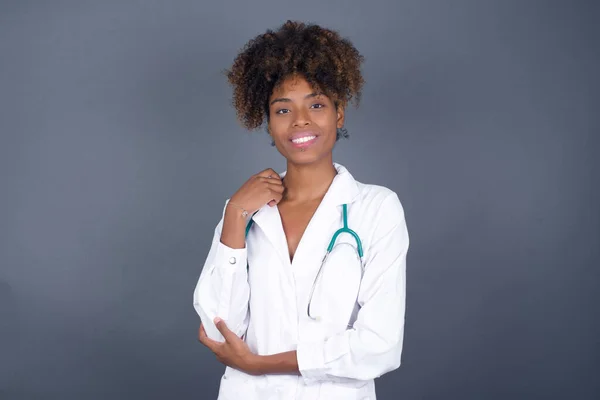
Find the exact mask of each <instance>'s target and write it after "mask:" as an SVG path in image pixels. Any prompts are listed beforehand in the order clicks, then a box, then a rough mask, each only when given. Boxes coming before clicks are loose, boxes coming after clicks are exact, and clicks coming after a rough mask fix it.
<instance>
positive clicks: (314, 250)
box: [194, 21, 409, 400]
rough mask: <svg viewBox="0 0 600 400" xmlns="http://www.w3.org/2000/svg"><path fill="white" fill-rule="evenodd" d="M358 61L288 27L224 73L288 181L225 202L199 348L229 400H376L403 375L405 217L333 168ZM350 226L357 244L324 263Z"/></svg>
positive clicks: (253, 46)
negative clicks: (388, 379)
mask: <svg viewBox="0 0 600 400" xmlns="http://www.w3.org/2000/svg"><path fill="white" fill-rule="evenodd" d="M361 62H362V56H361V55H360V54H359V53H358V51H357V50H356V49H355V48H354V47H353V45H352V44H351V43H350V42H349V41H347V40H345V39H342V38H341V37H340V36H339V35H338V34H337V33H336V32H334V31H331V30H327V29H324V28H322V27H319V26H316V25H305V24H302V23H295V22H291V21H288V22H287V23H285V24H284V25H283V26H281V27H280V28H279V30H277V31H275V32H273V31H267V32H266V33H265V34H263V35H260V36H258V37H256V38H254V39H253V40H252V41H250V42H249V43H248V45H247V46H246V47H245V48H244V49H243V50H242V51H241V53H240V54H239V55H238V56H237V58H236V59H235V61H234V64H233V67H232V68H231V70H230V71H228V79H229V82H230V83H231V84H232V85H233V88H234V105H235V107H236V110H237V114H238V117H239V119H240V120H241V121H242V122H243V123H244V125H245V126H246V127H247V128H249V129H255V128H258V127H260V126H261V125H262V124H263V122H265V121H266V123H267V128H268V132H269V134H270V136H271V138H272V142H273V144H274V146H275V147H276V148H277V150H278V151H279V152H280V153H281V154H282V155H283V156H284V157H285V158H286V160H287V171H286V172H284V173H282V174H278V173H277V172H276V171H274V170H272V169H265V170H264V171H262V172H259V173H257V174H256V175H253V176H252V177H250V179H249V180H248V181H247V182H246V183H244V184H243V185H242V186H241V187H240V188H239V190H238V191H237V192H235V193H234V194H233V196H231V198H230V199H229V200H228V201H226V204H225V208H224V211H223V216H222V219H221V221H220V222H219V224H218V225H217V227H216V230H215V234H214V238H213V242H212V247H211V249H210V252H209V254H208V258H207V260H206V262H205V264H204V268H203V270H202V272H201V274H200V278H199V280H198V284H197V286H196V290H195V292H194V307H195V309H196V311H197V312H198V314H199V316H200V319H201V326H200V331H199V338H200V341H201V342H202V343H203V344H204V345H206V346H207V347H208V348H210V349H211V350H212V351H213V352H214V353H215V355H216V356H217V358H218V359H219V361H221V362H222V363H224V364H225V365H226V366H227V368H226V369H225V374H224V375H223V377H222V379H221V385H220V390H219V399H221V400H227V399H248V400H251V399H261V400H262V399H311V400H314V399H326V400H333V399H375V386H374V378H377V377H379V376H381V375H382V374H384V373H387V372H389V371H392V370H394V369H396V368H398V367H399V365H400V356H401V352H402V341H403V332H404V312H405V311H404V310H405V270H406V253H407V250H408V243H409V240H408V233H407V230H406V224H405V219H404V212H403V209H402V206H401V204H400V201H399V200H398V197H397V195H396V194H395V193H394V192H393V191H391V190H389V189H387V188H385V187H382V186H376V185H367V184H363V183H360V182H357V181H356V180H354V178H353V177H352V175H351V174H350V173H349V172H348V170H347V169H346V168H345V167H344V166H342V165H340V164H337V163H334V162H333V158H332V151H333V147H334V145H335V143H336V141H337V140H338V139H340V138H341V137H345V136H346V134H345V130H344V129H343V126H344V111H345V107H346V105H347V104H348V103H349V102H350V101H351V100H358V98H359V96H360V90H361V87H362V84H363V78H362V76H361V73H360V65H361ZM343 226H347V228H348V229H351V230H352V231H353V233H348V232H347V231H346V232H343V233H341V234H339V235H338V236H336V238H335V239H336V240H335V246H334V247H333V251H331V253H330V254H329V256H328V257H327V259H326V261H325V262H324V264H323V263H322V261H323V259H324V255H325V254H326V252H327V249H328V247H331V246H330V242H331V241H332V237H333V236H334V234H335V233H336V231H338V229H340V228H341V227H343ZM354 234H356V236H355V235H354ZM359 241H360V242H359ZM359 243H360V245H359ZM321 266H322V267H321Z"/></svg>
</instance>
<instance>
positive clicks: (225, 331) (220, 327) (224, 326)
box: [215, 317, 237, 342]
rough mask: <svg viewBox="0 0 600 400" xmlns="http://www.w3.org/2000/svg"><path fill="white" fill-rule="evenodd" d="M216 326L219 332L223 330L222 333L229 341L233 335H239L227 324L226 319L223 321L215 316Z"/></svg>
mask: <svg viewBox="0 0 600 400" xmlns="http://www.w3.org/2000/svg"><path fill="white" fill-rule="evenodd" d="M215 326H216V327H217V329H218V330H219V332H221V335H223V337H224V338H225V341H226V342H227V341H229V339H231V335H233V336H235V337H237V336H236V335H235V334H234V333H233V332H231V331H230V330H229V328H228V327H227V324H225V321H223V320H222V319H221V318H219V317H217V318H215Z"/></svg>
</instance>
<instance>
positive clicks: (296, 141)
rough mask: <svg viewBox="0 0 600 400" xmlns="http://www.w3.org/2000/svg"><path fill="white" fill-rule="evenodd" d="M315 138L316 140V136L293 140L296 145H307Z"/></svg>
mask: <svg viewBox="0 0 600 400" xmlns="http://www.w3.org/2000/svg"><path fill="white" fill-rule="evenodd" d="M314 138H316V136H305V137H302V138H299V139H294V140H292V142H294V143H296V144H300V143H306V142H308V141H311V140H313V139H314Z"/></svg>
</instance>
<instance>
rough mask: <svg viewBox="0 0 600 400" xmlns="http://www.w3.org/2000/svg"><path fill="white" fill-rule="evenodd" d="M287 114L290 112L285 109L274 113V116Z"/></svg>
mask: <svg viewBox="0 0 600 400" xmlns="http://www.w3.org/2000/svg"><path fill="white" fill-rule="evenodd" d="M289 112H290V110H288V109H287V108H282V109H280V110H277V111H275V114H287V113H289Z"/></svg>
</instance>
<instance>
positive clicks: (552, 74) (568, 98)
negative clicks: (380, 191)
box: [0, 0, 600, 400]
mask: <svg viewBox="0 0 600 400" xmlns="http://www.w3.org/2000/svg"><path fill="white" fill-rule="evenodd" d="M350 3H352V5H350ZM596 4H597V3H594V2H593V1H589V2H585V1H568V0H565V1H562V2H561V1H517V0H514V1H506V0H505V1H503V0H498V1H475V0H473V1H466V0H455V1H452V2H450V1H445V0H439V1H433V0H432V1H419V0H405V1H391V0H390V1H386V2H384V1H373V0H370V1H369V2H367V1H353V2H348V1H335V2H320V1H304V2H280V1H267V0H261V1H254V2H246V1H243V0H236V1H225V2H211V4H210V5H207V2H204V1H191V0H190V1H188V0H184V1H157V0H149V1H133V0H128V1H116V0H115V1H71V2H66V1H53V2H49V1H46V2H44V1H39V2H33V1H2V2H0V116H1V118H0V134H1V141H0V179H1V181H0V188H1V196H0V314H1V315H0V398H1V399H3V400H4V399H7V400H8V399H10V400H13V399H61V400H62V399H85V400H88V399H90V400H93V399H137V398H140V399H142V398H143V399H165V398H177V399H192V398H196V399H213V398H215V396H216V393H217V385H218V379H219V376H220V374H221V373H222V370H223V367H222V366H221V365H220V364H219V363H217V361H216V360H215V359H214V357H213V356H212V355H211V354H210V353H209V351H208V350H207V349H205V348H204V347H203V346H202V345H201V344H199V343H198V342H197V340H196V333H197V328H198V323H199V320H198V317H197V316H196V314H195V312H194V309H193V307H192V292H193V288H194V286H195V284H196V280H197V277H198V275H199V273H200V268H201V266H202V263H203V260H204V257H205V256H206V254H207V252H208V247H209V243H210V237H211V235H212V231H213V228H214V225H215V224H216V223H217V221H218V218H219V216H220V211H221V207H222V204H223V201H224V199H225V198H226V197H227V196H229V195H230V194H231V193H232V192H233V191H234V190H236V189H237V187H239V185H241V183H242V182H243V181H245V180H246V178H247V177H248V176H249V175H250V174H252V173H254V172H257V171H258V170H260V169H263V168H266V167H273V168H276V169H278V170H282V169H283V168H284V166H285V164H284V160H283V158H282V157H281V156H279V155H278V154H277V152H276V150H275V149H274V148H272V147H271V146H269V140H268V138H267V136H266V134H265V133H264V131H259V132H256V133H251V134H248V133H246V132H245V131H244V130H243V129H242V128H241V127H240V126H239V125H238V124H237V123H236V121H235V116H234V111H233V109H232V108H231V107H230V105H229V101H230V89H229V87H228V86H227V84H226V82H225V79H224V78H223V76H222V75H221V70H222V69H224V68H226V67H228V66H229V65H230V62H231V61H232V59H233V57H234V56H235V54H236V51H237V50H238V49H239V48H240V47H241V46H242V45H243V44H244V43H245V42H246V41H247V40H248V39H250V38H251V37H253V36H254V35H256V34H258V33H261V32H263V31H264V30H265V29H267V28H274V27H276V26H278V25H279V24H280V23H282V22H283V21H284V20H285V19H287V18H291V19H301V20H308V21H314V22H317V23H321V24H324V25H326V26H329V27H332V28H335V29H339V30H340V31H341V32H342V33H343V34H344V35H345V36H347V37H349V38H350V39H352V40H353V41H354V43H355V44H356V46H357V47H358V48H359V49H360V50H361V51H362V52H363V53H364V55H365V56H366V64H365V75H366V79H367V81H368V83H367V85H366V87H365V91H364V97H363V102H362V105H361V106H360V107H359V108H358V109H350V110H349V112H348V124H347V128H348V130H349V132H350V133H351V135H352V136H351V138H350V140H348V141H345V142H341V143H339V146H338V147H337V149H336V154H335V157H336V160H337V161H338V162H340V163H342V164H345V165H346V166H347V167H348V168H349V169H350V171H351V172H352V173H353V174H354V175H355V177H356V178H357V179H359V180H361V181H364V182H369V183H377V184H382V185H385V186H388V187H390V188H392V189H393V190H395V191H397V192H398V194H399V196H400V198H401V200H402V202H403V204H404V206H405V209H406V215H407V221H408V224H409V230H410V234H411V239H412V242H411V244H412V247H411V250H410V252H409V257H408V308H407V320H406V341H405V351H404V355H403V365H402V367H401V368H400V369H399V370H398V371H396V372H395V373H392V374H389V375H387V376H385V377H383V378H381V379H380V380H378V385H379V386H378V393H379V395H380V398H381V399H410V400H413V399H425V400H430V399H431V400H433V399H461V400H469V399H473V400H481V399H486V400H495V399H577V400H580V399H581V400H583V399H598V398H600V383H599V382H600V379H599V378H598V377H599V376H600V355H599V352H600V348H599V346H600V345H599V343H600V342H599V338H600V321H599V318H598V314H599V312H598V309H599V307H598V305H599V304H600V301H599V300H600V294H599V291H598V278H599V273H598V267H599V265H600V262H599V261H600V254H599V250H598V248H599V243H600V220H599V219H600V218H599V213H598V209H599V207H598V204H600V198H599V189H598V172H599V171H598V165H599V162H598V161H597V159H596V157H597V153H598V150H599V149H598V144H599V140H598V133H599V119H600V118H599V117H598V109H599V101H598V100H599V99H598V93H599V91H598V89H599V79H598V71H599V70H600V65H599V60H600V54H599V47H598V42H597V40H595V39H594V37H596V38H597V37H598V35H599V34H600V32H598V31H599V29H598V28H597V21H598V17H599V14H598V8H599V7H598V6H597V5H596Z"/></svg>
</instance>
